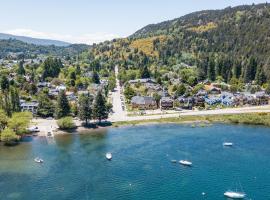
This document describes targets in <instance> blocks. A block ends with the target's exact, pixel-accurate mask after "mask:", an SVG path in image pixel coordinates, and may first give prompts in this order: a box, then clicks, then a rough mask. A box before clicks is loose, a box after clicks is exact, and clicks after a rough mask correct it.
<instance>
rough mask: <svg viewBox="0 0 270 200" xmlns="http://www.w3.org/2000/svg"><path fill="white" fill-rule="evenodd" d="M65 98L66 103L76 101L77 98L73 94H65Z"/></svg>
mask: <svg viewBox="0 0 270 200" xmlns="http://www.w3.org/2000/svg"><path fill="white" fill-rule="evenodd" d="M66 96H67V99H68V101H77V100H78V97H77V96H76V95H75V94H74V92H66Z"/></svg>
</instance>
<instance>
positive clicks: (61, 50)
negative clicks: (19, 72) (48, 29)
mask: <svg viewBox="0 0 270 200" xmlns="http://www.w3.org/2000/svg"><path fill="white" fill-rule="evenodd" d="M88 48H89V46H88V45H85V44H72V45H69V46H66V47H60V46H55V45H50V46H42V45H35V44H28V43H25V42H22V41H19V40H15V39H9V40H0V58H4V57H5V56H7V55H9V54H10V53H22V54H23V55H24V57H25V58H27V57H32V56H35V55H39V54H44V55H53V56H73V55H77V54H80V53H82V52H83V51H85V50H87V49H88Z"/></svg>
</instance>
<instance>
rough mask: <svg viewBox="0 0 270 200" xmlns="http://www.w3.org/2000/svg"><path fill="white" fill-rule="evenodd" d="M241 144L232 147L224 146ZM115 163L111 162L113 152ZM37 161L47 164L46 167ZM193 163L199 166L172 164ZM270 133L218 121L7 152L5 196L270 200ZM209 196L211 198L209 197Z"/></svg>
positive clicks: (1, 165) (1, 156)
mask: <svg viewBox="0 0 270 200" xmlns="http://www.w3.org/2000/svg"><path fill="white" fill-rule="evenodd" d="M224 141H230V142H233V143H234V144H235V145H234V147H232V148H225V147H223V146H222V143H223V142H224ZM108 151H110V152H112V153H113V160H112V161H107V160H106V159H105V153H106V152H108ZM36 156H40V157H42V158H43V159H44V161H45V162H44V164H42V165H40V164H37V163H35V162H34V161H33V159H34V158H35V157H36ZM172 159H176V160H180V159H189V160H191V161H192V162H193V165H194V166H193V167H191V168H187V167H183V166H181V165H180V164H178V163H176V164H173V163H171V160H172ZM269 169H270V129H269V128H266V127H259V126H242V125H241V126H236V125H222V124H217V125H214V126H210V127H205V128H199V127H198V128H192V127H190V125H173V124H170V125H150V126H136V127H128V128H112V129H108V130H106V131H105V130H103V131H101V132H97V133H95V134H84V135H66V136H58V137H56V138H55V140H49V141H48V140H46V139H44V138H43V139H42V138H35V139H33V140H31V139H30V138H29V139H28V141H25V142H23V143H21V144H20V145H18V146H16V147H3V146H1V147H0V199H5V200H6V199H20V200H21V199H23V200H26V199H27V200H37V199H41V200H47V199H48V200H49V199H50V200H52V199H57V200H88V199H95V200H96V199H110V200H112V199H123V200H125V199H138V200H141V199H155V200H159V199H160V200H161V199H162V200H163V199H181V200H198V199H211V200H218V199H225V198H224V197H223V193H224V192H225V191H226V190H227V189H235V188H236V187H237V188H238V189H241V186H240V184H239V182H240V183H241V185H242V187H243V190H244V191H245V192H246V193H247V195H248V198H247V199H255V200H268V199H270V193H269V191H270V170H269ZM202 192H205V193H206V195H204V196H203V195H202Z"/></svg>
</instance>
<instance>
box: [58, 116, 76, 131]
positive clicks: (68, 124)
mask: <svg viewBox="0 0 270 200" xmlns="http://www.w3.org/2000/svg"><path fill="white" fill-rule="evenodd" d="M57 125H58V126H59V128H60V129H62V130H68V129H73V128H75V127H76V125H75V124H74V122H73V119H72V117H63V118H61V119H59V120H57Z"/></svg>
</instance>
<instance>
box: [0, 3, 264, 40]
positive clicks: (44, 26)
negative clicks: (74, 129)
mask: <svg viewBox="0 0 270 200" xmlns="http://www.w3.org/2000/svg"><path fill="white" fill-rule="evenodd" d="M264 2H266V1H260V0H188V1H182V0H133V1H131V0H6V1H4V0H3V1H2V2H0V8H1V11H0V19H2V20H0V32H5V33H11V34H17V35H25V36H31V37H39V38H51V39H58V40H64V41H69V42H73V43H76V42H83V43H88V44H91V43H93V42H101V41H104V40H107V39H112V38H115V37H125V36H128V35H130V34H132V33H134V32H135V31H136V30H138V29H140V28H142V27H143V26H145V25H148V24H152V23H158V22H161V21H164V20H169V19H173V18H176V17H180V16H183V15H185V14H188V13H190V12H194V11H199V10H205V9H220V8H225V7H227V6H236V5H243V4H252V3H264ZM3 19H4V20H3Z"/></svg>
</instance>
